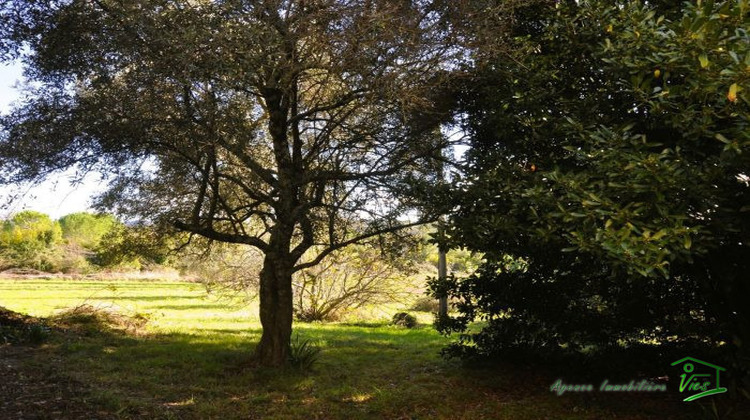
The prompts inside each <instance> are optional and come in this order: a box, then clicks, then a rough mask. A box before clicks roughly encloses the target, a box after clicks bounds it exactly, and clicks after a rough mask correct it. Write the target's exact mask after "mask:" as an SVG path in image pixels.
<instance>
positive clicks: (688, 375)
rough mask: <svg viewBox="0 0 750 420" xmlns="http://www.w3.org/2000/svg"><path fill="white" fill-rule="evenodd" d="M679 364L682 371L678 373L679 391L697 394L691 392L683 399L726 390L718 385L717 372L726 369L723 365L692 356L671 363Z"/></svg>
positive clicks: (691, 398)
mask: <svg viewBox="0 0 750 420" xmlns="http://www.w3.org/2000/svg"><path fill="white" fill-rule="evenodd" d="M680 364H681V365H682V371H683V373H682V375H680V392H697V394H693V395H691V396H689V397H687V398H685V399H684V400H683V401H693V400H697V399H698V398H703V397H707V396H709V395H713V394H721V393H724V392H727V389H726V388H722V387H721V386H720V385H719V372H720V371H726V369H724V368H723V367H721V366H716V365H712V364H711V363H706V362H704V361H702V360H698V359H696V358H694V357H685V358H683V359H680V360H678V361H676V362H674V363H672V366H676V365H680Z"/></svg>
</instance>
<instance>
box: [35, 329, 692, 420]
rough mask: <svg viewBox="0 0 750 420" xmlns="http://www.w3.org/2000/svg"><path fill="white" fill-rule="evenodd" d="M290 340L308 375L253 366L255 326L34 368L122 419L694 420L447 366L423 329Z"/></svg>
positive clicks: (69, 342) (48, 356)
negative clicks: (306, 351)
mask: <svg viewBox="0 0 750 420" xmlns="http://www.w3.org/2000/svg"><path fill="white" fill-rule="evenodd" d="M297 331H299V333H300V335H301V336H302V337H304V338H309V339H311V340H313V341H314V342H316V343H318V345H320V346H321V347H322V348H323V353H322V355H321V358H320V360H319V362H318V363H317V365H316V366H315V367H314V368H313V369H312V370H311V371H308V372H299V371H295V370H289V369H287V370H278V369H263V368H252V367H251V366H252V363H251V362H252V353H253V350H254V349H255V346H256V344H257V342H258V340H259V338H260V335H261V331H260V329H258V328H248V329H246V330H234V329H213V330H196V332H195V333H185V332H172V333H156V334H137V335H133V334H127V333H125V332H124V331H122V330H118V329H116V328H103V329H102V330H101V331H100V332H99V333H98V334H95V335H90V336H76V335H70V334H68V335H66V334H62V335H59V336H57V337H56V338H55V339H54V341H53V342H52V343H51V345H49V346H48V347H46V348H45V349H44V350H43V351H42V352H41V353H39V357H38V358H37V360H36V363H38V364H47V365H48V366H49V365H50V364H52V363H54V364H55V366H54V368H55V369H58V371H60V372H62V373H63V374H64V375H67V376H69V377H71V378H73V379H75V380H77V381H80V382H82V383H86V384H88V386H89V388H90V392H91V395H92V396H93V398H94V401H96V402H97V403H98V404H99V405H100V406H101V407H102V408H103V409H104V410H105V411H107V412H109V413H111V414H113V415H116V416H118V417H121V418H184V419H193V418H196V419H198V418H228V419H231V418H266V417H271V418H273V417H278V418H325V419H335V418H347V419H360V418H426V417H433V418H514V419H515V418H519V419H524V418H527V419H536V418H582V419H586V418H591V419H594V418H611V417H615V416H617V417H618V418H696V416H695V414H696V411H695V410H691V408H695V407H696V406H693V407H689V406H686V405H684V404H682V403H681V402H680V401H677V400H675V399H674V398H672V397H669V398H666V397H665V396H661V395H659V396H657V395H636V394H632V395H623V394H619V395H612V394H608V395H605V394H602V393H591V394H588V395H583V394H579V395H567V394H566V395H564V396H561V397H558V396H556V395H555V394H553V393H551V392H550V391H549V387H550V385H551V384H552V383H553V381H554V380H555V378H558V377H561V376H560V375H562V378H563V379H568V378H567V377H566V376H565V375H569V374H570V375H574V376H571V377H570V378H571V379H572V378H573V377H576V378H578V380H584V379H587V380H589V381H597V380H599V379H600V378H599V377H598V376H597V377H594V376H588V377H587V376H586V375H585V374H584V373H582V372H581V368H580V367H578V368H574V369H572V370H571V369H568V368H558V369H555V368H554V366H555V364H551V365H535V364H529V363H526V364H523V363H518V364H512V363H507V362H506V363H499V364H496V365H492V366H489V365H485V366H479V367H474V368H467V367H464V366H461V365H460V364H459V363H457V362H452V361H445V360H444V359H441V358H440V357H439V355H438V352H439V350H440V348H441V347H442V346H443V345H444V344H445V343H446V340H445V339H444V338H443V337H440V336H439V335H437V333H436V332H434V331H432V330H431V329H428V328H424V329H411V330H409V329H403V328H398V327H390V326H383V325H378V326H372V325H368V326H356V325H351V324H349V325H319V324H306V325H300V326H299V328H298V329H297ZM634 357H639V356H637V355H635V356H634ZM584 370H585V369H584ZM573 371H575V372H577V373H575V374H573V373H571V372H573ZM615 371H617V372H620V371H621V369H618V368H617V366H614V367H612V369H611V370H610V371H607V369H606V368H604V371H602V372H603V373H602V374H610V375H614V373H613V372H615ZM599 373H601V372H599ZM599 373H597V374H599ZM575 375H581V376H575ZM612 377H613V378H614V376H612Z"/></svg>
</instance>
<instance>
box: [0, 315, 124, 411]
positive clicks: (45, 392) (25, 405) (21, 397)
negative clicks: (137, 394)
mask: <svg viewBox="0 0 750 420" xmlns="http://www.w3.org/2000/svg"><path fill="white" fill-rule="evenodd" d="M37 322H40V320H38V319H36V318H33V317H29V316H25V315H21V314H18V313H15V312H12V311H9V310H7V309H5V308H2V307H0V331H2V332H3V336H2V337H0V419H7V420H26V419H55V420H58V419H60V420H66V419H70V420H73V419H75V420H77V419H107V418H111V416H110V415H108V414H107V413H105V412H102V411H101V410H100V409H98V408H97V407H96V406H95V404H93V402H92V401H91V399H90V396H89V392H88V389H87V387H86V385H85V384H82V383H78V382H75V381H71V380H70V379H66V378H64V377H62V376H60V375H58V374H56V372H54V370H53V369H52V368H51V367H50V366H54V365H55V363H54V361H51V360H48V362H53V363H45V364H44V365H45V367H43V368H41V367H39V366H38V365H36V364H35V363H34V359H35V358H36V357H39V356H44V355H45V354H48V352H46V351H45V349H44V347H43V346H31V345H28V344H26V343H23V342H22V341H21V340H18V339H17V337H19V336H21V335H22V334H21V331H22V329H23V328H24V327H25V326H27V325H29V324H31V323H37ZM16 332H18V333H17V334H16ZM50 357H52V356H50Z"/></svg>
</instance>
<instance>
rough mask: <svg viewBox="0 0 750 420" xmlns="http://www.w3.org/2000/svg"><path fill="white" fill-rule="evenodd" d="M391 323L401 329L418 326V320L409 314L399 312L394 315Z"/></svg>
mask: <svg viewBox="0 0 750 420" xmlns="http://www.w3.org/2000/svg"><path fill="white" fill-rule="evenodd" d="M391 323H392V324H393V325H398V326H401V327H406V328H414V327H416V326H417V318H416V317H414V315H412V314H409V313H407V312H399V313H397V314H396V315H393V320H392V321H391Z"/></svg>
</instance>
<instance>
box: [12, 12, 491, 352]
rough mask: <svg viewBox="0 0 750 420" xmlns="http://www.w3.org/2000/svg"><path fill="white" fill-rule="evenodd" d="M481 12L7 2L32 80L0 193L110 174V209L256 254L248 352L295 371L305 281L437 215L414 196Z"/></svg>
mask: <svg viewBox="0 0 750 420" xmlns="http://www.w3.org/2000/svg"><path fill="white" fill-rule="evenodd" d="M474 3H478V2H466V4H465V5H462V6H461V7H458V3H456V4H451V3H446V2H440V1H437V2H432V1H399V2H393V1H382V0H361V1H356V0H308V1H305V0H283V1H282V0H259V1H244V0H225V1H208V0H206V1H202V0H194V1H181V0H141V1H133V2H121V1H116V0H52V1H38V0H15V1H6V2H3V6H2V8H0V18H2V21H3V22H4V23H3V27H2V28H1V29H0V54H2V55H3V56H4V57H5V58H17V57H19V56H21V57H22V59H23V60H24V62H25V64H26V75H27V77H28V78H29V79H30V80H31V81H33V82H34V83H33V84H31V85H30V87H29V92H28V93H29V95H28V97H27V99H26V100H25V101H24V102H23V103H22V104H21V106H19V107H18V108H17V109H15V110H14V111H13V112H12V113H11V114H10V115H8V116H7V117H5V118H3V120H2V126H3V132H2V138H1V139H0V161H1V162H2V166H3V170H4V173H3V176H2V178H3V179H2V181H3V182H5V183H13V182H22V181H28V180H36V179H40V178H42V177H45V176H48V175H50V174H53V173H55V172H56V171H58V170H60V169H63V168H67V167H77V168H79V170H80V171H81V173H86V172H88V171H100V172H102V173H105V174H107V175H108V176H109V180H110V185H111V188H110V190H109V191H108V193H106V194H105V195H104V196H103V197H102V200H101V205H102V206H103V207H104V208H107V209H110V210H113V211H115V212H116V213H118V214H120V215H124V216H126V217H128V218H131V219H141V220H144V219H145V220H149V221H151V222H155V223H156V224H159V225H165V226H171V227H173V228H177V229H178V230H181V231H185V232H189V233H190V234H194V235H201V236H203V237H206V238H209V239H211V240H215V241H222V242H229V243H237V244H246V245H249V246H253V247H256V248H257V249H259V250H260V251H261V252H262V253H263V254H264V261H263V268H262V270H261V274H260V318H261V323H262V325H263V335H262V338H261V341H260V344H259V346H258V347H257V350H256V355H257V356H258V359H259V361H260V363H262V364H265V365H279V364H282V363H285V361H286V358H287V351H288V344H289V338H290V334H291V325H292V287H291V279H292V275H293V274H294V273H295V272H297V271H299V270H303V269H305V268H307V267H311V266H313V265H315V264H317V263H319V262H320V261H321V260H323V259H324V258H325V257H326V256H327V255H328V254H330V253H331V252H333V251H335V250H337V249H340V248H342V247H344V246H346V245H349V244H353V243H356V242H361V241H363V240H367V239H369V238H374V237H376V236H378V235H382V234H385V233H389V232H395V231H398V230H399V229H402V228H404V227H406V226H409V225H413V224H417V223H422V222H423V221H425V220H428V219H430V216H429V215H428V214H424V213H416V212H411V213H409V210H410V209H413V208H414V205H413V203H412V201H411V200H410V199H409V194H408V193H409V190H410V186H412V185H418V184H419V181H424V180H427V179H429V177H430V176H433V175H431V174H434V173H435V171H434V169H433V168H434V162H435V161H436V160H439V159H441V158H440V150H442V149H443V148H444V147H445V146H446V142H445V140H444V138H443V137H442V136H441V135H440V130H439V124H440V122H441V121H442V119H443V117H444V116H445V115H446V112H445V110H446V107H445V106H439V105H440V104H441V103H442V102H444V101H439V100H437V98H438V96H439V95H435V92H436V91H438V90H439V89H440V87H441V86H442V84H443V83H444V82H445V80H446V75H447V74H449V71H450V70H452V69H455V68H457V67H456V62H457V60H459V59H462V58H463V57H464V51H463V50H462V49H461V48H457V42H459V41H461V42H466V41H471V36H459V34H458V32H459V31H461V30H462V29H463V28H462V25H461V24H462V22H461V20H460V19H459V20H451V19H449V18H448V17H449V16H453V17H454V18H455V16H456V15H455V14H454V15H451V13H453V12H456V11H457V10H468V11H470V12H471V11H472V10H474V9H473V7H474V6H473V4H474ZM490 3H491V2H490ZM490 3H487V4H485V5H483V6H482V8H481V9H480V10H478V12H479V13H476V14H477V15H482V16H484V15H483V13H486V12H487V11H488V10H489V9H487V7H488V6H489V5H490ZM500 3H502V2H500ZM449 12H451V13H449ZM474 12H477V10H474ZM488 16H502V15H501V14H498V13H494V14H493V13H490V14H489V15H488ZM484 17H485V19H484V20H485V23H488V22H489V20H488V19H487V18H486V16H484ZM492 25H493V24H491V23H490V24H488V26H492ZM463 35H468V33H463ZM407 215H408V217H407ZM313 251H314V252H317V255H316V256H314V257H312V258H310V259H306V260H304V262H303V261H302V260H301V257H302V256H303V255H305V254H306V253H308V255H309V253H310V252H313Z"/></svg>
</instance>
